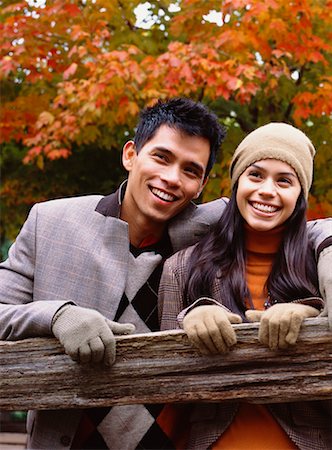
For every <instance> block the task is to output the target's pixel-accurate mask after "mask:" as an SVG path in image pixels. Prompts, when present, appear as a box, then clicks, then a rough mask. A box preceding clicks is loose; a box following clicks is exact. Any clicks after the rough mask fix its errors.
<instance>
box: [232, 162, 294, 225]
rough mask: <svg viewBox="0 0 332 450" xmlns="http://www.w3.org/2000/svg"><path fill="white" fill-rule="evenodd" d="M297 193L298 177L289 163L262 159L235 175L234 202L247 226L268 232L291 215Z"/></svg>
mask: <svg viewBox="0 0 332 450" xmlns="http://www.w3.org/2000/svg"><path fill="white" fill-rule="evenodd" d="M300 192H301V185H300V182H299V179H298V177H297V175H296V173H295V171H294V169H293V168H292V167H291V166H290V165H289V164H287V163H285V162H283V161H279V160H277V159H262V160H260V161H256V162H254V163H253V164H252V165H251V166H249V167H248V168H247V169H246V170H245V171H244V172H243V174H242V175H241V176H240V177H239V183H238V190H237V194H236V203H237V206H238V208H239V210H240V213H241V215H242V217H243V218H244V220H245V221H246V222H247V224H248V225H249V226H250V227H251V228H253V229H254V230H257V231H268V230H272V229H273V228H275V227H277V226H279V225H282V224H283V223H284V222H285V221H286V220H287V219H288V218H289V217H290V216H291V214H292V213H293V211H294V208H295V205H296V201H297V199H298V197H299V195H300Z"/></svg>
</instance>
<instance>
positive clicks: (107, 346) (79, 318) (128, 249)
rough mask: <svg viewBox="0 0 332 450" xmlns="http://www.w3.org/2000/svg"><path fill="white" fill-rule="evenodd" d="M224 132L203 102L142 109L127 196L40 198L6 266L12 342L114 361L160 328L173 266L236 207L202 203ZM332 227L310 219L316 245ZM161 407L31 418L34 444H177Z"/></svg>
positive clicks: (6, 332) (4, 326)
mask: <svg viewBox="0 0 332 450" xmlns="http://www.w3.org/2000/svg"><path fill="white" fill-rule="evenodd" d="M224 136H225V132H224V130H223V128H222V127H221V126H220V125H219V123H218V120H217V117H216V116H215V115H214V114H212V113H211V112H210V111H209V110H208V109H207V108H206V107H204V106H203V105H202V104H199V103H195V102H193V101H191V100H188V99H181V98H180V99H178V98H176V99H171V100H169V101H166V102H158V103H157V104H156V105H155V106H153V107H151V108H147V109H146V110H144V111H143V112H142V114H141V118H140V122H139V124H138V128H137V132H136V135H135V139H134V141H129V142H127V143H126V144H125V146H124V148H123V165H124V167H125V168H126V170H127V171H128V174H129V175H128V181H127V182H126V183H124V184H122V185H121V186H120V188H119V190H118V191H117V192H116V193H115V194H111V195H109V196H106V197H103V196H99V195H94V196H85V197H79V198H71V199H59V200H53V201H49V202H45V203H42V204H38V205H35V206H34V207H33V208H32V210H31V212H30V214H29V217H28V219H27V221H26V223H25V224H24V226H23V228H22V230H21V232H20V234H19V236H18V237H17V239H16V242H15V244H14V245H13V246H12V248H11V249H10V252H9V257H8V259H7V260H6V261H5V262H4V263H2V264H1V265H0V269H1V270H0V301H1V302H2V304H1V305H0V339H11V340H14V339H23V338H26V337H32V336H46V335H54V336H56V337H57V338H58V339H59V341H60V342H61V343H62V345H63V346H64V348H65V351H66V353H68V354H69V355H70V356H71V357H72V358H73V359H74V360H76V361H78V362H80V363H93V364H94V363H100V362H103V363H105V364H107V365H111V364H112V363H113V362H114V358H115V339H114V334H117V333H128V332H131V331H133V326H132V325H130V324H134V325H135V329H136V332H148V331H156V330H158V328H159V325H158V319H157V291H158V285H159V278H160V273H161V262H162V261H163V260H164V259H165V258H166V257H168V256H170V255H171V254H172V253H174V252H176V251H178V250H180V249H181V248H183V247H185V246H188V245H191V244H193V243H194V242H196V241H197V240H198V239H199V237H200V236H201V235H203V234H205V233H206V232H207V231H208V230H209V227H210V226H211V225H213V223H215V222H216V221H217V220H218V218H219V216H220V214H221V213H222V211H223V208H224V206H225V204H226V201H225V199H220V200H216V201H214V202H211V203H208V204H205V205H201V206H199V207H197V206H195V205H194V204H193V203H191V200H193V199H195V198H197V197H198V196H199V195H200V193H201V191H202V189H203V187H204V185H205V183H206V181H207V177H208V174H209V171H210V169H211V167H212V166H213V163H214V161H215V158H216V152H217V150H218V148H219V147H220V144H221V141H222V140H223V138H224ZM326 228H327V226H326V222H320V223H318V222H317V223H312V224H311V226H310V230H311V237H312V239H313V242H314V245H315V248H316V250H318V248H319V250H320V251H322V250H324V251H325V252H326V250H325V248H326V245H325V244H326V242H328V238H329V236H330V234H329V231H328V230H327V229H326ZM320 261H321V265H322V267H321V272H322V273H324V274H325V273H326V270H327V269H326V264H325V263H324V259H320ZM324 269H325V270H324ZM161 412H162V406H160V405H150V406H144V405H130V406H119V407H112V408H99V409H93V410H88V411H85V412H84V413H83V414H82V412H81V411H78V410H68V411H39V412H33V413H29V418H28V434H29V441H28V446H29V448H52V449H55V448H113V449H121V450H123V449H134V448H171V447H172V446H173V447H174V445H173V442H171V440H170V438H169V436H167V435H165V434H164V432H163V430H162V429H161V427H160V426H159V423H158V416H159V415H160V413H161ZM87 430H89V433H86V431H87Z"/></svg>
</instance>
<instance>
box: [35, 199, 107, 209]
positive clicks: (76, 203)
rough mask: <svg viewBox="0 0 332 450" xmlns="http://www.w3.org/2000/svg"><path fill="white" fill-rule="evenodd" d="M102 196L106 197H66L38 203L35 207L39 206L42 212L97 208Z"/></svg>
mask: <svg viewBox="0 0 332 450" xmlns="http://www.w3.org/2000/svg"><path fill="white" fill-rule="evenodd" d="M102 198H104V196H102V195H82V196H77V197H64V198H57V199H52V200H47V201H45V202H41V203H37V204H36V205H35V207H36V208H38V211H39V212H40V213H43V212H45V213H50V212H55V213H56V212H77V211H80V210H87V209H95V208H96V206H97V205H98V203H99V202H100V200H101V199H102Z"/></svg>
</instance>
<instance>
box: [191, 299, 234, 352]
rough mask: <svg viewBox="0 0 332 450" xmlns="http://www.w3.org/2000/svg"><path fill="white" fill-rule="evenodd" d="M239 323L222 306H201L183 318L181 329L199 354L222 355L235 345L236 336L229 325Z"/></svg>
mask: <svg viewBox="0 0 332 450" xmlns="http://www.w3.org/2000/svg"><path fill="white" fill-rule="evenodd" d="M241 322H242V319H241V317H240V316H238V315H237V314H234V313H232V312H231V311H229V310H228V309H227V308H225V307H224V306H222V305H220V306H218V305H203V306H197V307H196V308H194V309H192V310H191V311H190V312H189V313H188V314H187V315H186V316H185V318H184V319H183V329H184V331H185V332H186V333H187V335H188V338H189V341H190V342H191V343H192V344H193V345H194V346H195V347H197V348H198V349H199V351H200V352H201V353H203V354H205V355H207V354H210V353H224V352H226V351H228V350H229V348H230V347H232V346H233V345H234V344H236V334H235V331H234V330H233V328H232V325H231V324H232V323H241Z"/></svg>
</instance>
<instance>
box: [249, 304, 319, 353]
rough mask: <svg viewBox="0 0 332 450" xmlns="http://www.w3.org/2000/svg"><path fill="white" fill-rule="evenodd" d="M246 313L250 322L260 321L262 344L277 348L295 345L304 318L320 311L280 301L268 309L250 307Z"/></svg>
mask: <svg viewBox="0 0 332 450" xmlns="http://www.w3.org/2000/svg"><path fill="white" fill-rule="evenodd" d="M245 314H246V317H247V319H248V320H249V321H250V322H260V325H259V332H258V339H259V341H260V342H261V344H263V345H266V346H268V347H270V349H271V350H276V349H278V348H281V349H285V348H287V347H288V346H289V345H294V344H295V343H296V341H297V338H298V336H299V333H300V328H301V325H302V322H303V320H304V319H307V318H308V317H316V316H318V314H319V311H318V309H316V308H313V307H312V306H308V305H301V304H299V303H278V304H275V305H273V306H271V307H270V308H269V309H267V310H266V311H256V310H252V309H249V310H248V311H246V313H245Z"/></svg>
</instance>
